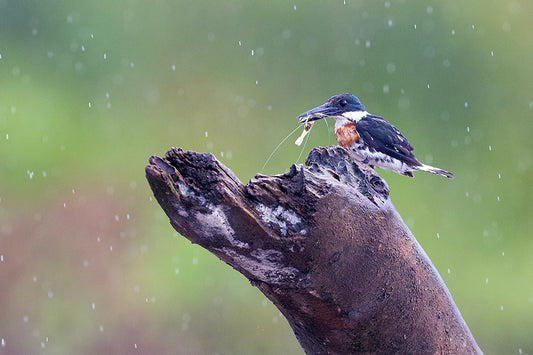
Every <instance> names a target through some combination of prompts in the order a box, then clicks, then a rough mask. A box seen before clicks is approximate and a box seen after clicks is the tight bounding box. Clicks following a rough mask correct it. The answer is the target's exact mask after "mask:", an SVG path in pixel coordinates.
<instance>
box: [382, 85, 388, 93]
mask: <svg viewBox="0 0 533 355" xmlns="http://www.w3.org/2000/svg"><path fill="white" fill-rule="evenodd" d="M389 91H390V88H389V85H388V84H385V85H383V93H384V94H388V93H389Z"/></svg>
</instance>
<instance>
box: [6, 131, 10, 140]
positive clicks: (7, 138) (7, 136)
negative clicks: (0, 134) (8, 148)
mask: <svg viewBox="0 0 533 355" xmlns="http://www.w3.org/2000/svg"><path fill="white" fill-rule="evenodd" d="M7 140H9V133H6V141H7Z"/></svg>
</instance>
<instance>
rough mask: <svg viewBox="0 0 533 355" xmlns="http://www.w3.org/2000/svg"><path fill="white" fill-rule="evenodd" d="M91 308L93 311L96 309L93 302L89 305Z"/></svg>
mask: <svg viewBox="0 0 533 355" xmlns="http://www.w3.org/2000/svg"><path fill="white" fill-rule="evenodd" d="M91 308H92V309H93V310H94V309H95V308H96V304H95V303H94V302H93V303H91Z"/></svg>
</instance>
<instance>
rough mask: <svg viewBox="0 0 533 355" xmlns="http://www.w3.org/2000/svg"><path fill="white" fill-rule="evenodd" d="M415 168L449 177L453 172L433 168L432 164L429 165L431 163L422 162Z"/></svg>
mask: <svg viewBox="0 0 533 355" xmlns="http://www.w3.org/2000/svg"><path fill="white" fill-rule="evenodd" d="M417 170H422V171H427V172H428V173H432V174H436V175H442V176H446V177H447V178H449V179H453V178H454V176H453V174H452V173H450V172H449V171H446V170H442V169H439V168H435V167H434V166H431V165H426V164H422V165H421V166H419V167H417Z"/></svg>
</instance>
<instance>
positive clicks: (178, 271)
mask: <svg viewBox="0 0 533 355" xmlns="http://www.w3.org/2000/svg"><path fill="white" fill-rule="evenodd" d="M179 273H180V269H179V268H178V267H177V268H175V269H174V274H176V275H177V274H179Z"/></svg>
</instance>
